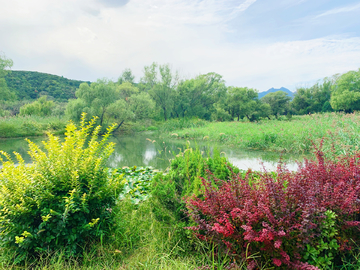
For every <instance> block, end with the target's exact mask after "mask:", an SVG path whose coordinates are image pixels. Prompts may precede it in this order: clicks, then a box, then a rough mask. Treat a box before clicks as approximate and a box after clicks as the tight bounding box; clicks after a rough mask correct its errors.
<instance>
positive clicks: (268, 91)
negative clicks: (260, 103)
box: [259, 87, 294, 99]
mask: <svg viewBox="0 0 360 270" xmlns="http://www.w3.org/2000/svg"><path fill="white" fill-rule="evenodd" d="M277 91H283V92H285V93H287V94H288V96H289V97H291V99H293V97H294V93H293V92H291V91H290V90H289V89H287V88H285V87H281V88H279V89H275V88H270V89H269V90H267V91H265V92H260V93H259V99H260V98H262V97H264V96H266V95H267V94H269V93H274V92H277Z"/></svg>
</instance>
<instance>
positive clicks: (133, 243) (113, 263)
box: [0, 200, 245, 270]
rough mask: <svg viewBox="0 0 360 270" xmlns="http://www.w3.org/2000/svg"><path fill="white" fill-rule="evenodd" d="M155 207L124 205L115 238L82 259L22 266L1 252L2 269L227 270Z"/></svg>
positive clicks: (56, 258)
mask: <svg viewBox="0 0 360 270" xmlns="http://www.w3.org/2000/svg"><path fill="white" fill-rule="evenodd" d="M153 206H154V205H153V204H151V203H150V202H148V201H147V202H143V203H141V204H139V205H135V204H133V203H131V201H130V200H123V201H121V202H120V203H119V204H118V209H117V211H116V215H117V223H116V228H115V230H114V231H113V233H112V235H109V236H108V238H107V239H106V240H105V241H104V244H103V245H102V244H101V243H94V244H90V245H89V247H88V248H87V251H86V252H85V253H84V255H83V257H81V258H72V259H65V257H66V256H65V255H64V253H62V252H61V251H59V252H56V253H52V254H48V255H44V256H42V257H40V258H39V259H38V260H37V261H36V262H30V261H26V263H25V265H22V266H19V265H14V264H13V257H12V256H11V253H6V252H5V251H4V250H0V269H14V270H15V269H39V270H40V269H46V270H70V269H71V270H80V269H91V270H101V269H109V270H110V269H114V270H115V269H117V270H128V269H129V270H130V269H134V270H135V269H144V270H145V269H179V270H180V269H184V270H185V269H186V270H187V269H189V270H190V269H191V270H194V269H198V268H199V267H202V266H205V265H208V266H210V267H211V268H209V269H218V270H221V269H225V267H224V264H225V263H227V262H228V260H226V259H219V260H218V259H216V258H215V257H214V256H213V252H211V249H210V248H208V247H205V246H204V247H202V250H195V249H189V246H188V243H189V242H191V241H190V240H188V241H187V243H186V242H185V241H183V240H184V239H181V237H182V236H183V234H182V232H180V230H179V228H178V227H177V226H176V225H174V224H166V223H163V222H160V221H158V220H156V218H155V217H154V215H153V213H152V210H151V209H152V207H153ZM215 267H218V268H215ZM240 269H242V268H240ZM243 269H245V268H243Z"/></svg>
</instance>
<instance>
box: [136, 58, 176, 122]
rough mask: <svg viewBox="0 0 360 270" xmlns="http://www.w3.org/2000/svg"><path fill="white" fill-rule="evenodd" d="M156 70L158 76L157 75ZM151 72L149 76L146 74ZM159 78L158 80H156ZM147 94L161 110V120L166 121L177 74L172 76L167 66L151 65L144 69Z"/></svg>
mask: <svg viewBox="0 0 360 270" xmlns="http://www.w3.org/2000/svg"><path fill="white" fill-rule="evenodd" d="M157 68H158V69H159V74H160V76H159V75H158V74H157ZM148 71H151V73H150V74H147V73H146V72H148ZM157 77H160V79H157ZM143 80H144V81H146V82H147V88H149V94H150V96H151V97H152V99H153V100H154V101H155V103H156V105H157V106H158V107H159V108H160V109H161V110H162V114H163V119H164V120H165V121H166V120H167V119H168V118H169V116H170V113H171V109H172V107H173V105H174V99H173V96H174V88H175V86H176V84H177V74H172V73H171V69H170V66H169V65H157V64H156V63H153V64H152V65H151V66H150V67H145V78H144V79H143Z"/></svg>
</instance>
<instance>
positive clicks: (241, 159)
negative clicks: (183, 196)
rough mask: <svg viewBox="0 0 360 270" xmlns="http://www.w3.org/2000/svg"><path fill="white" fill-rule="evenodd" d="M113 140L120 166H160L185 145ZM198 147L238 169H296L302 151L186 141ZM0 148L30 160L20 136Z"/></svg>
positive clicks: (146, 137)
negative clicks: (215, 153)
mask: <svg viewBox="0 0 360 270" xmlns="http://www.w3.org/2000/svg"><path fill="white" fill-rule="evenodd" d="M30 140H31V141H33V142H34V143H36V144H41V141H43V140H46V138H45V137H35V138H30ZM111 141H113V142H115V143H116V145H115V151H114V153H113V154H112V156H111V157H110V159H109V166H110V167H124V166H128V167H131V166H138V167H139V166H152V167H154V168H157V169H160V170H164V169H166V168H167V167H169V165H170V160H171V159H172V158H174V156H175V155H177V154H178V153H179V151H183V150H184V149H185V148H186V144H187V142H188V141H186V140H177V139H163V138H161V137H159V136H158V135H155V134H152V133H147V134H146V133H137V134H133V135H120V136H116V137H113V138H111ZM197 146H198V147H199V148H200V150H201V151H204V153H208V152H210V153H212V152H213V151H214V148H217V149H218V150H219V151H220V152H221V155H225V156H226V157H227V158H228V159H229V161H230V162H231V163H233V164H234V165H235V166H237V167H238V168H240V169H244V170H246V169H248V168H251V169H252V170H262V169H263V168H266V170H275V169H276V167H277V164H278V162H279V160H280V157H281V160H282V161H283V162H285V163H286V164H287V168H289V169H290V170H296V169H297V163H296V162H295V160H297V161H302V160H303V158H304V156H302V155H289V154H280V153H274V152H266V151H255V150H244V149H240V148H236V147H229V146H224V145H221V144H215V143H213V142H204V141H201V142H194V141H191V142H190V147H193V148H195V147H197ZM0 150H3V151H5V152H7V153H12V152H13V151H16V152H18V153H20V154H21V155H22V156H23V158H24V159H25V161H26V162H31V160H30V157H29V155H28V154H27V151H28V144H27V142H26V141H25V140H24V138H15V139H1V140H0Z"/></svg>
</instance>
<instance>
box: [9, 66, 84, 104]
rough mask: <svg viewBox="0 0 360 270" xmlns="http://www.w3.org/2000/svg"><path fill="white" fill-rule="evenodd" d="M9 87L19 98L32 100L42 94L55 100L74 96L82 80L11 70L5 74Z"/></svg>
mask: <svg viewBox="0 0 360 270" xmlns="http://www.w3.org/2000/svg"><path fill="white" fill-rule="evenodd" d="M5 79H6V83H7V85H8V87H9V89H10V90H11V91H12V92H14V93H16V95H17V96H18V97H19V99H21V100H23V99H26V100H34V99H38V98H39V97H40V96H42V95H47V96H49V97H53V98H54V99H55V100H57V101H66V100H68V99H70V98H75V90H76V88H78V87H79V85H80V84H81V83H83V81H79V80H69V79H66V78H64V77H62V76H57V75H51V74H47V73H41V72H35V71H18V70H13V71H12V72H10V73H8V74H7V75H6V76H5Z"/></svg>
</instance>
